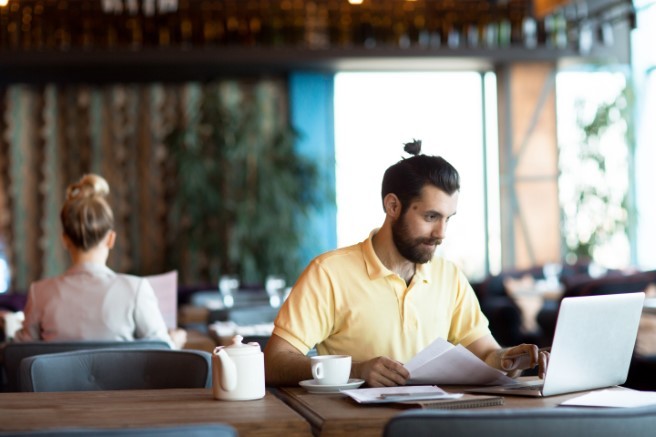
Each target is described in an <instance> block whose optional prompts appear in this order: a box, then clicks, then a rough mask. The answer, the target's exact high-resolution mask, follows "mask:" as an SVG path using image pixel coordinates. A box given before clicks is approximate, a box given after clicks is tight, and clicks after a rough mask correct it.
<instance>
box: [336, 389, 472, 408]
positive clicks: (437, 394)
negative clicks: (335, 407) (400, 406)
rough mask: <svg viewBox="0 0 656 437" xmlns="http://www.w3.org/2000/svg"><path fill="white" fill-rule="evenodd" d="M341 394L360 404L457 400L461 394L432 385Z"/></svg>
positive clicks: (353, 391) (346, 391)
mask: <svg viewBox="0 0 656 437" xmlns="http://www.w3.org/2000/svg"><path fill="white" fill-rule="evenodd" d="M341 392H342V393H344V394H345V395H347V396H349V397H351V398H353V399H354V400H355V401H356V402H358V403H361V404H382V403H386V402H408V401H427V400H435V399H458V398H460V397H462V393H447V392H445V391H444V390H442V389H441V388H439V387H436V386H434V385H415V386H403V387H381V388H359V389H352V390H341Z"/></svg>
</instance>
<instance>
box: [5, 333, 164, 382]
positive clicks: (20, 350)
mask: <svg viewBox="0 0 656 437" xmlns="http://www.w3.org/2000/svg"><path fill="white" fill-rule="evenodd" d="M107 348H122V349H171V346H170V345H169V344H168V343H167V342H165V341H163V340H135V341H118V340H116V341H91V340H76V341H29V342H21V343H8V344H7V345H6V346H5V348H4V350H3V351H2V354H3V358H2V359H0V362H3V363H4V371H5V374H4V379H5V381H6V382H5V387H4V391H9V392H14V391H18V390H19V387H20V375H19V374H18V373H19V372H18V369H19V366H20V362H21V360H23V358H27V357H32V356H34V355H42V354H52V353H59V352H69V351H76V350H86V349H107Z"/></svg>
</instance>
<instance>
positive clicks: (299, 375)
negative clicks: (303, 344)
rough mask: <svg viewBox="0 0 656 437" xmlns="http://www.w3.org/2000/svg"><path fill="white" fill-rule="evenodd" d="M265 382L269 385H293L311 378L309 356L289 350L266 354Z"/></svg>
mask: <svg viewBox="0 0 656 437" xmlns="http://www.w3.org/2000/svg"><path fill="white" fill-rule="evenodd" d="M264 368H265V374H266V383H267V385H271V386H295V385H298V383H299V382H300V381H304V380H306V379H312V370H311V365H310V358H309V357H307V356H305V355H301V354H300V353H294V352H290V351H279V352H276V353H275V354H271V355H266V361H265V363H264Z"/></svg>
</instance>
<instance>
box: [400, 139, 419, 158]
mask: <svg viewBox="0 0 656 437" xmlns="http://www.w3.org/2000/svg"><path fill="white" fill-rule="evenodd" d="M403 150H405V151H406V152H407V153H409V154H411V155H414V156H417V155H419V154H420V153H421V140H415V139H414V138H413V139H412V141H410V142H409V143H405V144H404V146H403Z"/></svg>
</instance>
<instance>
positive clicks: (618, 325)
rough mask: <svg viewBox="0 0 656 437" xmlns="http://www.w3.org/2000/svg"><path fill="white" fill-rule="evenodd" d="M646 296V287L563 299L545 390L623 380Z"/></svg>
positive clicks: (570, 389) (574, 388)
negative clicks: (643, 290)
mask: <svg viewBox="0 0 656 437" xmlns="http://www.w3.org/2000/svg"><path fill="white" fill-rule="evenodd" d="M644 299H645V294H644V293H624V294H611V295H603V296H583V297H571V298H565V299H563V301H562V302H561V304H560V311H559V313H558V321H557V323H556V332H555V334H554V340H553V344H552V347H551V357H550V359H549V367H548V369H547V375H546V377H545V380H544V387H543V389H542V394H543V395H544V396H550V395H555V394H560V393H570V392H574V391H581V390H589V389H594V388H600V387H608V386H612V385H618V384H623V383H624V382H625V381H626V377H627V375H628V371H629V364H630V362H631V356H632V355H633V348H634V346H635V342H636V337H637V335H638V325H639V323H640V314H641V313H642V305H643V302H644Z"/></svg>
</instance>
